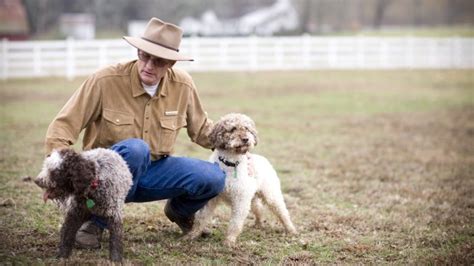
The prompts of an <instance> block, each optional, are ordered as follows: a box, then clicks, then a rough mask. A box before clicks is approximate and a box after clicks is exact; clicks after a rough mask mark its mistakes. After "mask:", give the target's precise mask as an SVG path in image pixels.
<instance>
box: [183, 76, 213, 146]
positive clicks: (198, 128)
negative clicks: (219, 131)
mask: <svg viewBox="0 0 474 266" xmlns="http://www.w3.org/2000/svg"><path fill="white" fill-rule="evenodd" d="M186 124H187V131H188V136H189V137H190V138H191V140H192V141H193V142H195V143H197V144H199V145H200V146H202V147H204V148H208V149H210V148H212V145H211V143H210V142H209V133H210V130H211V128H212V125H213V122H212V120H211V119H209V118H208V117H207V113H206V112H205V111H204V109H203V107H202V104H201V101H200V99H199V95H198V93H197V90H196V86H195V85H194V82H193V83H192V86H191V92H190V94H189V99H188V106H187V112H186Z"/></svg>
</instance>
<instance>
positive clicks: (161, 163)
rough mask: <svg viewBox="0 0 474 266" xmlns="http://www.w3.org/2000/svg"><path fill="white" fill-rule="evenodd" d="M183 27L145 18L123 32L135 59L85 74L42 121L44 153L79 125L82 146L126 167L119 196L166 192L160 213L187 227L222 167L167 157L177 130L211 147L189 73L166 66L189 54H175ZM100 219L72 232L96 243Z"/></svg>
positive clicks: (217, 186)
mask: <svg viewBox="0 0 474 266" xmlns="http://www.w3.org/2000/svg"><path fill="white" fill-rule="evenodd" d="M181 36H182V30H181V29H180V28H179V27H177V26H176V25H173V24H170V23H166V22H163V21H161V20H159V19H157V18H152V19H151V20H150V21H149V22H148V24H147V26H146V28H145V33H144V34H143V36H142V37H141V38H138V37H124V39H125V40H126V41H127V42H128V43H129V44H131V45H132V46H134V47H136V48H137V49H138V50H137V53H138V60H134V61H130V62H127V63H124V64H117V65H114V66H110V67H107V68H104V69H102V70H99V71H97V72H96V73H94V74H92V75H91V76H90V77H89V78H88V79H87V80H86V81H85V82H84V83H83V84H82V85H81V87H80V88H79V89H78V90H77V91H76V92H75V93H74V94H73V96H72V97H71V98H70V99H69V101H68V102H67V103H66V105H65V106H64V107H63V109H62V110H61V111H60V112H59V114H58V115H57V116H56V118H55V119H54V120H53V122H52V123H51V124H50V126H49V128H48V132H47V134H46V153H47V154H49V153H51V151H52V150H53V149H61V148H65V147H69V146H70V145H72V144H73V143H74V142H75V141H76V140H77V138H78V136H79V134H80V132H81V131H82V130H83V129H85V133H84V137H83V148H84V149H92V148H96V147H106V148H110V149H112V150H115V151H116V152H118V153H119V154H120V155H121V156H122V157H123V158H124V159H125V161H126V162H127V164H128V166H129V168H130V171H131V173H132V174H133V186H132V188H131V189H130V191H129V194H128V196H127V199H126V202H147V201H155V200H162V199H169V200H168V201H167V203H166V206H165V214H166V216H167V217H168V218H169V219H170V220H171V221H173V222H175V223H176V224H178V226H179V227H180V228H181V230H182V231H183V233H186V232H187V231H188V230H189V229H190V228H191V227H192V224H193V217H194V213H195V212H196V211H198V210H199V209H200V208H201V207H203V206H204V205H205V204H206V203H207V201H209V200H210V199H211V198H213V197H214V196H216V195H217V194H218V193H219V192H220V191H222V189H223V188H224V183H225V174H224V173H223V172H222V170H220V169H219V167H218V166H217V165H216V164H211V163H209V162H206V161H201V160H197V159H191V158H184V157H173V156H171V154H172V153H173V147H174V144H175V140H176V136H177V134H178V131H179V130H180V129H181V128H183V127H185V128H186V129H187V133H188V135H189V137H190V138H191V140H192V141H193V142H195V143H197V144H199V145H201V146H203V147H205V148H210V144H209V141H208V137H207V133H208V130H209V127H210V126H211V125H212V121H210V120H209V119H208V118H207V115H206V113H205V112H204V110H203V107H202V106H201V102H200V100H199V96H198V94H197V91H196V87H195V85H194V82H193V80H192V79H191V77H190V76H189V74H187V73H186V72H184V71H182V70H178V69H174V68H172V66H173V65H174V64H175V63H176V61H192V60H193V59H190V58H188V57H186V56H183V55H181V54H180V53H179V45H180V42H181ZM105 227H106V224H104V223H103V222H102V220H101V219H100V217H93V218H92V220H91V221H89V222H86V223H85V224H83V226H82V227H81V229H80V230H79V231H78V233H77V235H76V244H77V245H78V246H79V247H83V248H98V247H100V238H101V234H102V231H103V228H105Z"/></svg>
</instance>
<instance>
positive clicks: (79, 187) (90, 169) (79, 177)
mask: <svg viewBox="0 0 474 266" xmlns="http://www.w3.org/2000/svg"><path fill="white" fill-rule="evenodd" d="M60 153H61V157H62V158H63V164H62V167H61V168H62V169H63V171H64V173H65V176H67V178H68V179H69V181H70V182H71V184H72V187H73V189H74V194H76V195H80V194H82V193H83V192H84V190H86V189H87V188H88V187H89V186H90V184H91V182H92V180H94V178H95V176H96V169H95V165H94V163H93V162H91V161H88V160H86V159H85V158H84V157H82V156H81V155H80V154H79V153H77V152H75V151H74V150H72V149H64V150H61V152H60Z"/></svg>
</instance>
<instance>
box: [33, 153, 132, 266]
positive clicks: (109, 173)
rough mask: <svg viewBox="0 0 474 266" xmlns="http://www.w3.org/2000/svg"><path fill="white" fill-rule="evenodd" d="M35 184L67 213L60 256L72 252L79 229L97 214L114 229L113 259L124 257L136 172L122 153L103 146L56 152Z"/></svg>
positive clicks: (45, 197)
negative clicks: (125, 227)
mask: <svg viewBox="0 0 474 266" xmlns="http://www.w3.org/2000/svg"><path fill="white" fill-rule="evenodd" d="M35 183H36V184H37V185H38V186H39V187H41V188H42V189H43V190H44V195H43V199H44V200H45V202H46V201H47V200H48V199H52V200H54V201H56V202H57V203H58V205H59V206H60V207H61V209H62V210H63V211H64V212H65V218H64V223H63V226H62V227H61V239H60V243H59V251H58V256H59V257H61V258H67V257H69V256H70V255H71V252H72V248H73V245H74V241H75V236H76V232H77V231H78V229H79V228H80V226H81V225H82V224H83V223H84V222H85V221H88V220H90V218H91V216H92V215H96V216H99V217H103V218H105V219H106V221H107V225H108V228H109V230H110V245H109V249H110V259H111V260H113V261H121V260H122V256H123V245H122V236H123V225H122V216H123V206H124V203H125V197H126V196H127V193H128V191H129V189H130V187H131V185H132V174H131V173H130V171H129V169H128V166H127V164H126V162H125V161H124V160H123V159H122V157H121V156H120V155H119V154H118V153H116V152H114V151H112V150H108V149H102V148H98V149H93V150H89V151H85V152H82V153H77V152H75V151H74V150H72V149H62V150H59V151H53V152H52V153H51V155H50V156H49V157H47V158H46V159H45V160H44V163H43V168H42V170H41V172H40V173H39V175H38V177H37V178H36V179H35ZM88 199H90V200H92V201H93V202H94V203H95V205H94V206H93V207H92V208H90V206H89V207H87V204H86V201H87V200H88Z"/></svg>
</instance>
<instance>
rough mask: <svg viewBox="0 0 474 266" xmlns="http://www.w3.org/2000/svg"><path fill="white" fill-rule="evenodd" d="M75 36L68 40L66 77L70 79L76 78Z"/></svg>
mask: <svg viewBox="0 0 474 266" xmlns="http://www.w3.org/2000/svg"><path fill="white" fill-rule="evenodd" d="M74 52H75V50H74V38H68V39H67V40H66V77H67V79H69V80H72V79H74V77H75V75H76V63H75V54H74Z"/></svg>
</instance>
